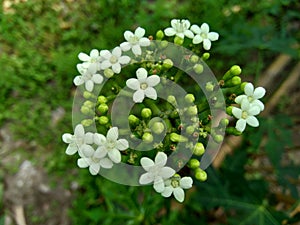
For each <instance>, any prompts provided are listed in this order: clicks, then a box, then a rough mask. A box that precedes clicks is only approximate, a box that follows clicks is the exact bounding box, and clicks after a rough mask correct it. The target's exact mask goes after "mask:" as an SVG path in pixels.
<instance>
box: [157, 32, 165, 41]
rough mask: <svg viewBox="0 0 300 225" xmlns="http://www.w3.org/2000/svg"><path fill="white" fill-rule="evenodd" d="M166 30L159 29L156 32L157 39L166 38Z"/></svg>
mask: <svg viewBox="0 0 300 225" xmlns="http://www.w3.org/2000/svg"><path fill="white" fill-rule="evenodd" d="M164 36H165V35H164V32H163V31H162V30H158V31H157V32H156V40H161V39H163V38H164Z"/></svg>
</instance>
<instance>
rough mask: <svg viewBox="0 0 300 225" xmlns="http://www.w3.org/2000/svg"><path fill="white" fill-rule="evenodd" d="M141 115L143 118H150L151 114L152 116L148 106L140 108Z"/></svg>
mask: <svg viewBox="0 0 300 225" xmlns="http://www.w3.org/2000/svg"><path fill="white" fill-rule="evenodd" d="M141 116H142V117H143V118H145V119H146V118H150V117H151V116H152V111H151V109H149V108H143V109H142V112H141Z"/></svg>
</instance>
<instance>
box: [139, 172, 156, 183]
mask: <svg viewBox="0 0 300 225" xmlns="http://www.w3.org/2000/svg"><path fill="white" fill-rule="evenodd" d="M151 182H153V177H152V176H150V174H149V173H144V174H142V175H141V176H140V179H139V183H140V184H149V183H151Z"/></svg>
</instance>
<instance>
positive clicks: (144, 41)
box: [139, 38, 150, 46]
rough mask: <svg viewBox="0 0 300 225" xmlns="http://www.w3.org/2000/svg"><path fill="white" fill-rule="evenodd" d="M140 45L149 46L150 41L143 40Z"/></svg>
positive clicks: (147, 39)
mask: <svg viewBox="0 0 300 225" xmlns="http://www.w3.org/2000/svg"><path fill="white" fill-rule="evenodd" d="M139 45H140V46H149V45H150V40H149V38H141V39H140V40H139Z"/></svg>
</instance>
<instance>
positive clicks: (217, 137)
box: [213, 134, 224, 143]
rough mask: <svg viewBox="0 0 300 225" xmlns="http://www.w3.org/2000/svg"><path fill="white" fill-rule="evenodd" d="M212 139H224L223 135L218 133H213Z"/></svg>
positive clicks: (219, 140) (218, 141) (217, 140)
mask: <svg viewBox="0 0 300 225" xmlns="http://www.w3.org/2000/svg"><path fill="white" fill-rule="evenodd" d="M213 139H214V140H215V142H217V143H221V142H222V141H223V140H224V137H223V136H222V135H220V134H215V135H213Z"/></svg>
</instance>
